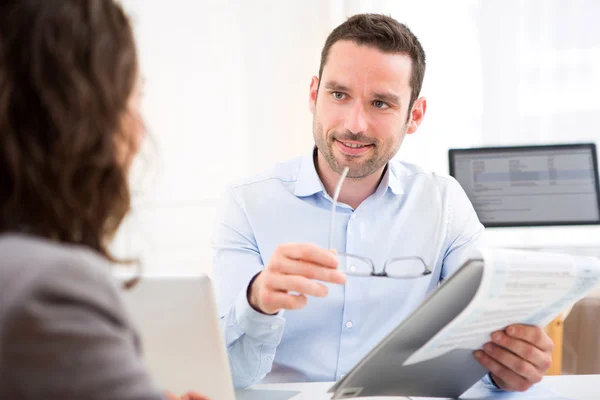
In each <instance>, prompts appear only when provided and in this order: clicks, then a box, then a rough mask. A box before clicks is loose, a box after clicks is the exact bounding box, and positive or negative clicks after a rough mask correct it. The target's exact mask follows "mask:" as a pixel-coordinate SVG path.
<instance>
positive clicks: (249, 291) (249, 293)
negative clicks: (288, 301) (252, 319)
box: [246, 271, 277, 315]
mask: <svg viewBox="0 0 600 400" xmlns="http://www.w3.org/2000/svg"><path fill="white" fill-rule="evenodd" d="M261 272H262V271H260V272H259V273H258V274H256V275H254V276H253V277H252V279H250V283H249V284H248V288H247V289H246V298H247V299H248V304H249V305H250V307H252V309H253V310H254V311H256V312H259V313H261V314H264V315H277V313H275V314H267V313H266V312H264V311H263V310H261V309H260V307H259V306H258V305H257V304H256V302H255V301H253V300H255V299H253V292H252V284H253V283H254V281H255V280H256V278H258V276H259V275H260V273H261Z"/></svg>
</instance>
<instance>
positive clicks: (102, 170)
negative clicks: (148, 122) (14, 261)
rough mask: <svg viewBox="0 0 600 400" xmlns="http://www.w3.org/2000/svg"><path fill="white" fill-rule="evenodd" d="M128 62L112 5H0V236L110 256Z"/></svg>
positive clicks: (131, 85) (126, 32)
mask: <svg viewBox="0 0 600 400" xmlns="http://www.w3.org/2000/svg"><path fill="white" fill-rule="evenodd" d="M137 76H138V66H137V57H136V50H135V44H134V39H133V34H132V29H131V26H130V23H129V21H128V19H127V17H126V15H125V13H124V12H123V10H122V9H121V7H120V6H119V5H118V4H116V3H115V1H113V0H60V1H55V0H4V1H3V2H2V3H0V232H8V231H17V230H27V231H29V232H31V233H33V234H35V235H39V236H43V237H48V238H52V239H55V240H58V241H61V242H65V243H79V244H84V245H87V246H89V247H91V248H93V249H95V250H97V251H98V252H100V253H101V254H103V255H105V256H107V257H108V258H111V257H110V255H109V253H108V251H107V244H108V241H109V239H110V238H111V237H112V235H113V234H114V233H115V231H116V230H117V228H118V226H119V224H120V223H121V221H122V220H123V218H124V216H125V215H126V213H127V212H128V210H129V207H130V196H129V188H128V185H127V180H126V175H127V164H128V162H129V159H130V157H131V155H132V153H131V152H130V151H129V150H128V149H129V148H130V146H129V145H131V144H132V143H133V141H134V139H133V138H132V132H131V129H130V127H131V121H130V117H131V115H130V111H131V110H130V106H129V105H130V99H131V97H132V94H133V92H134V89H135V87H136V81H137Z"/></svg>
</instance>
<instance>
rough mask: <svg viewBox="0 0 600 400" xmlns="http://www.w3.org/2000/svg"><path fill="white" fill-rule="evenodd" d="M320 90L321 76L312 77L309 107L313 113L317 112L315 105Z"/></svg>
mask: <svg viewBox="0 0 600 400" xmlns="http://www.w3.org/2000/svg"><path fill="white" fill-rule="evenodd" d="M318 92H319V78H317V77H316V76H313V77H312V80H311V81H310V92H309V96H308V108H309V109H310V112H311V113H313V114H314V113H315V107H316V106H317V94H318Z"/></svg>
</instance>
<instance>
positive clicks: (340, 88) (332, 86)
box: [325, 81, 350, 92]
mask: <svg viewBox="0 0 600 400" xmlns="http://www.w3.org/2000/svg"><path fill="white" fill-rule="evenodd" d="M325 89H328V90H333V91H336V92H348V91H350V88H348V87H346V86H344V85H342V84H340V83H337V82H335V81H329V82H325Z"/></svg>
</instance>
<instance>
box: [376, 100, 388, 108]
mask: <svg viewBox="0 0 600 400" xmlns="http://www.w3.org/2000/svg"><path fill="white" fill-rule="evenodd" d="M373 105H374V106H375V107H377V108H380V109H382V110H384V109H386V108H389V107H390V106H389V105H388V104H387V103H386V102H383V101H381V100H375V101H374V102H373Z"/></svg>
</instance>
